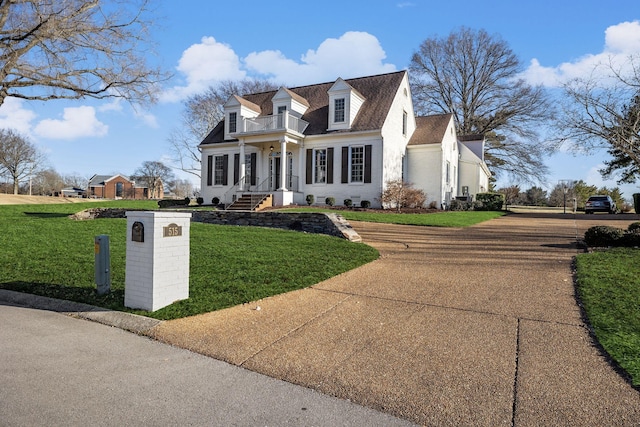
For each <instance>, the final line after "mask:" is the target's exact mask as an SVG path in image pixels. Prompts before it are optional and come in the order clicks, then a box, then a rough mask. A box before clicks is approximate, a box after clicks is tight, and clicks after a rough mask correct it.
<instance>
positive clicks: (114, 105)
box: [98, 98, 122, 113]
mask: <svg viewBox="0 0 640 427" xmlns="http://www.w3.org/2000/svg"><path fill="white" fill-rule="evenodd" d="M98 111H100V112H101V113H103V112H107V111H122V99H121V98H115V99H113V100H112V101H111V102H107V103H106V104H102V105H100V106H99V107H98Z"/></svg>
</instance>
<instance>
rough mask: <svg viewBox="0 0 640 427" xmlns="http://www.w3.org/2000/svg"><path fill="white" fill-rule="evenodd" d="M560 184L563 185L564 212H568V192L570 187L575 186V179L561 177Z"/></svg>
mask: <svg viewBox="0 0 640 427" xmlns="http://www.w3.org/2000/svg"><path fill="white" fill-rule="evenodd" d="M558 183H559V184H560V186H561V187H562V213H563V214H566V213H567V193H568V192H569V189H570V188H573V180H571V179H561V180H560V181H558Z"/></svg>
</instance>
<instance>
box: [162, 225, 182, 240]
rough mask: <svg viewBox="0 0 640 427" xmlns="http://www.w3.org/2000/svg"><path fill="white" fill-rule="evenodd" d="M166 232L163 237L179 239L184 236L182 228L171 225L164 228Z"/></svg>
mask: <svg viewBox="0 0 640 427" xmlns="http://www.w3.org/2000/svg"><path fill="white" fill-rule="evenodd" d="M162 229H163V231H164V234H163V237H177V236H182V226H180V225H178V224H174V223H171V224H169V225H167V226H166V227H163V228H162Z"/></svg>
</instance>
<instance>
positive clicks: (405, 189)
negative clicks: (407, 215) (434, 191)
mask: <svg viewBox="0 0 640 427" xmlns="http://www.w3.org/2000/svg"><path fill="white" fill-rule="evenodd" d="M426 201H427V195H426V194H425V192H424V191H422V190H420V189H418V188H413V184H411V183H409V182H404V181H402V180H393V181H387V183H386V188H385V190H384V191H383V192H382V194H381V195H380V203H381V204H382V206H383V207H385V208H395V209H396V211H398V212H400V211H401V210H402V208H423V207H424V203H425V202H426Z"/></svg>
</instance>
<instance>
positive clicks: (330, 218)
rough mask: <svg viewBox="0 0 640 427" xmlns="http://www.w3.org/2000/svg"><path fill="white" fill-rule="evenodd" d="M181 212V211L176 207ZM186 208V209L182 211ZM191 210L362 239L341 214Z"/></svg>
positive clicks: (218, 219) (85, 214)
mask: <svg viewBox="0 0 640 427" xmlns="http://www.w3.org/2000/svg"><path fill="white" fill-rule="evenodd" d="M128 210H131V209H109V208H93V209H87V210H84V211H82V212H78V213H76V214H73V215H70V218H72V219H75V220H85V219H97V218H125V213H126V212H127V211H128ZM180 211H183V210H180ZM185 211H186V210H185ZM189 212H191V213H192V217H191V221H194V222H203V223H207V224H220V225H244V226H252V227H268V228H280V229H284V230H295V231H302V232H305V233H314V234H328V235H329V236H335V237H340V238H343V239H347V240H350V241H352V242H361V241H362V239H361V238H360V236H359V235H358V233H356V231H355V230H354V229H353V228H352V227H351V225H349V223H348V222H347V221H346V220H345V219H344V217H342V216H340V215H337V214H332V213H315V212H297V213H296V212H277V211H267V212H244V211H242V212H239V211H198V210H189Z"/></svg>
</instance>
